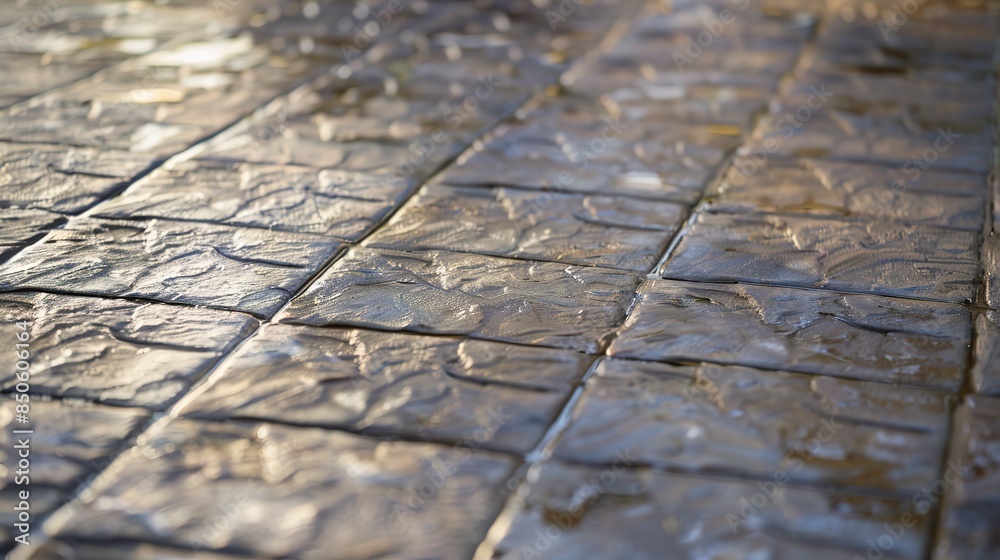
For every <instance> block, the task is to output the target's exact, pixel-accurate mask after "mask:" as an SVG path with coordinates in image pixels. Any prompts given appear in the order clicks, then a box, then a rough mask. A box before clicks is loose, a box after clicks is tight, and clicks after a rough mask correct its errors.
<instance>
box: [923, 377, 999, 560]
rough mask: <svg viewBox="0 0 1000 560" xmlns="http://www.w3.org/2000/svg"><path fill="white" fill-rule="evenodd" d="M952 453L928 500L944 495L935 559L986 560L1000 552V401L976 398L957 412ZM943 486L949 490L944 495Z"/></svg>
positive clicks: (935, 499)
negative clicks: (998, 530)
mask: <svg viewBox="0 0 1000 560" xmlns="http://www.w3.org/2000/svg"><path fill="white" fill-rule="evenodd" d="M954 424H955V428H954V433H953V435H952V438H953V439H952V452H951V455H950V457H949V460H948V462H947V464H946V465H945V470H944V473H943V475H942V478H941V482H940V484H939V485H936V486H935V487H934V488H932V489H931V491H930V492H928V493H927V495H926V496H925V497H924V500H925V501H928V502H929V501H931V499H934V501H938V500H940V499H941V497H942V495H943V496H944V503H945V505H944V512H943V514H942V518H941V526H940V527H939V539H940V540H941V541H943V542H945V543H947V545H946V546H944V547H939V550H938V553H937V554H936V555H935V556H934V560H958V559H959V558H962V559H965V558H968V559H974V560H980V559H982V560H986V559H987V558H993V557H995V556H996V555H997V554H998V553H1000V539H998V537H997V532H996V528H997V525H998V524H1000V451H998V447H1000V430H998V428H997V426H1000V400H997V399H990V398H985V397H980V396H970V397H969V398H968V400H967V401H966V403H965V404H964V405H963V406H961V407H960V408H959V409H958V411H957V412H956V413H955V422H954ZM942 487H943V490H942Z"/></svg>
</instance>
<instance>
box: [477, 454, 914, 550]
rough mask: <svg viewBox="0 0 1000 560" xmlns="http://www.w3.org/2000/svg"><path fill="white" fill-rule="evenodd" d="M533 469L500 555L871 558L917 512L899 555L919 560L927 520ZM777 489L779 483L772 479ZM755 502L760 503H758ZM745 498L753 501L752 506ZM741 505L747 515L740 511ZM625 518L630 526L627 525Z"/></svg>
mask: <svg viewBox="0 0 1000 560" xmlns="http://www.w3.org/2000/svg"><path fill="white" fill-rule="evenodd" d="M624 466H625V465H624V463H623V462H620V463H618V464H616V465H615V466H614V467H613V468H608V469H604V470H601V469H598V468H584V467H570V466H564V465H561V464H559V463H545V464H542V465H539V466H537V467H535V471H534V475H533V476H531V477H530V478H531V480H532V482H531V484H530V485H528V488H527V491H526V495H525V496H524V497H523V498H522V499H518V500H515V501H513V504H514V508H513V511H512V512H510V513H509V514H508V515H510V518H509V519H508V520H507V523H505V531H503V533H502V534H501V538H500V539H498V541H499V542H497V543H496V546H495V548H494V550H495V552H494V556H493V557H494V558H503V559H505V560H507V559H510V560H513V559H516V558H528V557H532V555H533V554H539V556H540V557H542V558H550V559H558V560H573V559H576V558H633V559H635V560H643V559H645V560H653V559H659V558H663V554H664V551H669V554H670V557H671V558H683V559H690V560H695V559H700V558H710V557H712V556H720V555H722V556H723V557H725V556H726V555H728V556H731V557H734V558H745V557H749V558H755V557H761V558H786V557H787V558H817V559H823V560H827V559H828V560H841V559H843V558H851V557H852V555H862V554H865V550H866V548H867V547H868V546H869V545H868V541H869V540H871V539H877V538H879V537H880V536H883V534H884V531H885V529H884V528H883V525H886V524H892V523H896V522H897V521H898V520H899V519H900V518H901V517H902V516H904V515H910V519H912V520H913V523H911V524H910V527H913V530H910V531H905V532H904V533H903V535H902V536H901V538H900V539H899V540H898V541H897V540H894V541H893V545H894V546H893V547H892V552H893V553H894V557H896V558H906V559H913V560H915V559H917V558H920V557H921V554H922V546H923V541H924V537H923V536H922V532H923V531H925V530H926V528H927V522H928V519H927V516H926V515H922V514H921V515H917V514H916V512H913V513H911V512H910V511H909V507H910V504H909V503H908V502H907V501H904V500H887V499H878V498H866V497H860V496H855V495H851V494H845V493H843V492H836V493H834V492H829V493H827V492H819V491H815V490H803V489H797V488H791V487H784V486H782V487H779V486H777V485H775V486H767V487H765V488H763V489H762V488H761V487H760V486H758V484H756V483H753V482H748V481H729V480H727V481H722V480H714V479H700V478H693V477H683V476H679V475H669V474H657V473H653V472H650V471H648V470H626V469H625V468H624ZM772 484H773V483H772ZM751 500H756V502H755V503H756V504H761V505H759V506H756V505H754V503H751ZM744 502H746V504H748V505H744ZM741 508H742V509H741ZM623 519H627V520H628V522H627V523H622V522H621V521H622V520H623Z"/></svg>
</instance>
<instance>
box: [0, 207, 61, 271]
mask: <svg viewBox="0 0 1000 560" xmlns="http://www.w3.org/2000/svg"><path fill="white" fill-rule="evenodd" d="M65 221H66V220H65V218H63V217H62V216H60V215H59V214H53V213H51V212H44V211H41V210H20V209H16V208H2V207H0V262H3V261H5V260H7V259H8V258H10V257H11V256H13V255H14V254H16V253H17V252H18V251H20V250H21V249H23V248H24V247H26V246H28V245H29V244H31V243H32V242H34V241H36V240H38V239H41V238H42V237H43V236H44V235H45V233H46V232H47V231H48V230H50V229H53V228H55V227H57V226H59V225H60V224H61V223H63V222H65Z"/></svg>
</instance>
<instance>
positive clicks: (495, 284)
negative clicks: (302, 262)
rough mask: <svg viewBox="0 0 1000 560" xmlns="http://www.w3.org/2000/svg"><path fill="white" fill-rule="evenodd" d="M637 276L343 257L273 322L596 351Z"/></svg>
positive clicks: (362, 254)
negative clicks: (465, 336)
mask: <svg viewBox="0 0 1000 560" xmlns="http://www.w3.org/2000/svg"><path fill="white" fill-rule="evenodd" d="M638 283H639V277H638V275H636V274H634V273H627V272H620V271H616V270H612V269H606V268H596V267H581V266H572V265H562V264H556V263H548V262H535V261H522V260H513V259H502V258H497V257H488V256H480V255H473V254H469V253H452V252H445V251H422V252H403V251H392V250H388V249H368V248H358V249H352V250H351V251H350V252H349V253H348V254H347V255H345V256H344V258H342V259H340V260H339V261H337V262H336V263H335V264H334V265H333V266H332V267H331V268H329V269H328V270H327V271H326V272H325V273H324V274H323V275H322V276H320V277H319V279H318V280H316V282H315V283H314V284H312V285H311V286H309V289H308V290H306V291H305V292H304V293H303V294H302V295H301V296H299V297H298V298H296V299H295V300H293V301H292V302H291V303H290V304H289V306H288V308H287V310H286V311H285V312H284V313H283V314H282V315H281V317H280V319H281V320H282V321H283V322H286V323H299V324H305V325H317V326H326V325H331V326H332V325H351V326H358V327H374V328H378V329H388V330H406V331H412V332H424V333H435V334H463V335H472V336H475V337H477V338H486V339H493V340H502V341H509V342H519V343H523V344H538V345H542V346H555V347H558V348H571V349H575V350H581V351H589V352H596V351H598V349H599V348H600V347H601V345H602V344H603V343H604V342H605V341H606V340H607V339H608V337H610V336H611V334H612V331H613V330H614V328H615V327H616V326H617V325H619V324H621V322H622V320H623V319H624V318H625V313H626V311H627V310H628V306H629V302H630V301H631V300H632V295H633V291H632V290H633V288H634V287H635V286H636V285H637V284H638Z"/></svg>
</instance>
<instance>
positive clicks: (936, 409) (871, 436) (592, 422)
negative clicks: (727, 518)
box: [554, 359, 953, 497]
mask: <svg viewBox="0 0 1000 560" xmlns="http://www.w3.org/2000/svg"><path fill="white" fill-rule="evenodd" d="M952 399H953V397H951V396H950V395H949V394H948V393H944V392H940V391H926V390H922V389H909V388H903V387H892V386H889V385H885V384H882V383H871V382H863V381H854V380H846V379H836V378H832V377H817V376H811V375H802V374H790V373H781V372H771V371H761V370H755V369H750V368H745V367H734V366H715V365H703V366H698V367H683V366H671V365H667V364H659V363H654V362H635V361H629V360H619V359H606V360H604V361H602V362H601V363H600V364H599V365H598V367H597V370H596V372H595V375H594V376H593V377H591V378H590V379H589V381H588V382H587V386H586V389H585V390H584V392H583V395H582V397H581V399H580V402H579V403H578V404H577V405H576V408H575V409H574V410H573V415H572V418H571V419H570V423H569V426H568V428H567V429H566V431H565V432H563V434H562V435H561V437H560V439H559V443H558V446H557V447H556V448H555V451H554V457H555V458H557V459H562V460H567V461H570V462H577V463H580V462H582V463H591V464H593V463H597V464H604V465H608V466H610V465H611V464H612V463H613V461H614V460H615V459H616V455H615V454H616V452H619V451H620V450H621V449H622V448H623V447H627V448H628V449H630V450H631V455H632V456H634V458H635V461H636V463H637V464H644V465H652V466H659V467H674V468H682V469H686V470H691V471H715V472H728V473H737V474H743V475H750V476H753V477H755V478H759V479H763V480H767V481H772V480H776V479H785V480H786V482H791V483H798V484H813V485H821V486H824V487H825V486H830V485H839V486H851V487H855V488H857V489H859V491H862V490H860V489H862V488H873V489H877V490H882V491H893V492H896V493H900V494H902V497H907V494H912V493H913V492H915V491H917V490H919V489H920V487H921V486H923V485H926V484H930V483H932V482H933V481H934V479H935V477H936V476H937V471H938V467H939V466H940V461H941V455H942V453H943V452H944V449H945V445H946V443H947V436H948V421H949V416H950V412H951V411H950V406H949V404H950V401H951V400H952Z"/></svg>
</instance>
